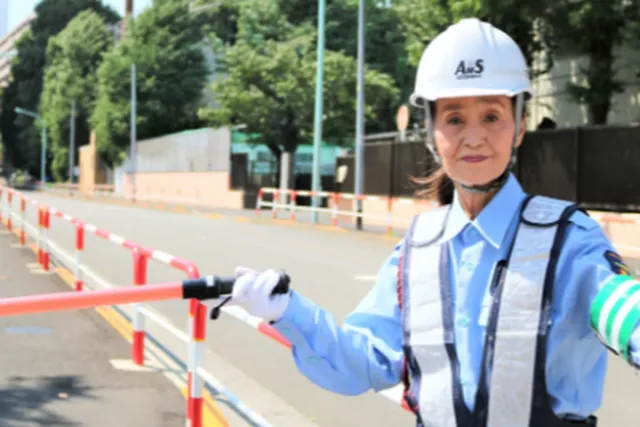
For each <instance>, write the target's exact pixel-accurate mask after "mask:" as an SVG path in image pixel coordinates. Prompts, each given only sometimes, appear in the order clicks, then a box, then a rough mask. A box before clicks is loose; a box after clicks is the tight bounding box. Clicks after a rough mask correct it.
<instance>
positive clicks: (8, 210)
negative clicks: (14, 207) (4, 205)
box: [7, 191, 13, 232]
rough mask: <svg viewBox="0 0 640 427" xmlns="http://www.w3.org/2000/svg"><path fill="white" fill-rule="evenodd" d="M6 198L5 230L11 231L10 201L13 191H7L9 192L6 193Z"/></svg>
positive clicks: (11, 200)
mask: <svg viewBox="0 0 640 427" xmlns="http://www.w3.org/2000/svg"><path fill="white" fill-rule="evenodd" d="M7 200H8V207H9V208H8V209H7V212H8V213H7V230H9V232H11V230H12V228H13V227H12V221H11V217H12V215H11V202H13V191H9V194H7Z"/></svg>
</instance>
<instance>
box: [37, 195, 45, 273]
mask: <svg viewBox="0 0 640 427" xmlns="http://www.w3.org/2000/svg"><path fill="white" fill-rule="evenodd" d="M43 217H44V215H43V213H42V206H38V264H40V265H43V264H42V227H43V225H44V219H43Z"/></svg>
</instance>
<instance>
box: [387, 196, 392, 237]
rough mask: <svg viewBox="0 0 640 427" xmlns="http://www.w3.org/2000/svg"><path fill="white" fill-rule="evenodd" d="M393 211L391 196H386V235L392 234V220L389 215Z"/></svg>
mask: <svg viewBox="0 0 640 427" xmlns="http://www.w3.org/2000/svg"><path fill="white" fill-rule="evenodd" d="M392 212H393V197H387V235H389V236H391V235H392V234H393V230H392V228H393V221H392V220H391V215H392Z"/></svg>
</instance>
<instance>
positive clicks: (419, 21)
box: [394, 0, 555, 77]
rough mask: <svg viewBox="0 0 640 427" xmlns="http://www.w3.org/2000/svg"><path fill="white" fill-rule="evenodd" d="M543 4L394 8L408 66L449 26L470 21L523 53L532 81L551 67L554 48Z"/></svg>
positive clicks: (464, 1)
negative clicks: (479, 22) (478, 22)
mask: <svg viewBox="0 0 640 427" xmlns="http://www.w3.org/2000/svg"><path fill="white" fill-rule="evenodd" d="M546 3H548V2H547V1H546V0H422V1H418V2H416V1H412V0H399V1H398V2H397V3H394V6H395V7H397V13H398V15H399V16H400V18H401V21H402V25H401V27H402V30H403V31H404V33H405V34H406V37H407V39H408V42H407V50H408V52H409V59H410V63H411V64H413V65H417V64H418V62H419V61H420V57H421V55H422V52H423V51H424V48H425V47H426V46H427V45H428V44H429V42H430V41H431V40H433V39H434V38H435V37H436V36H437V35H438V34H439V33H441V32H442V31H444V30H445V29H446V28H447V27H448V26H450V25H452V24H453V23H455V22H458V21H459V20H461V19H463V18H472V17H473V18H478V19H480V20H482V21H486V22H489V23H491V24H493V25H494V26H496V27H497V28H500V29H501V30H502V31H504V32H506V33H507V34H509V35H510V36H511V37H512V38H513V39H514V40H515V42H516V43H517V44H518V45H519V46H520V48H521V49H522V51H523V53H524V55H525V58H526V60H527V64H528V66H529V68H530V70H531V75H532V77H535V76H537V75H540V74H544V73H546V72H548V71H549V70H550V69H551V67H552V66H553V56H552V55H550V54H549V53H550V52H552V51H553V49H554V47H555V45H554V43H553V38H552V34H551V28H550V26H549V24H548V22H547V21H546V20H545V17H546ZM534 64H535V65H536V66H535V67H534Z"/></svg>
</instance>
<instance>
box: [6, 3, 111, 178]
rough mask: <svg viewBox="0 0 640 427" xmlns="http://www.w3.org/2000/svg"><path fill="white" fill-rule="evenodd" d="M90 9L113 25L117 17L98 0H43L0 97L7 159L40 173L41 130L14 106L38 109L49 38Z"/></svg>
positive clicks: (34, 172)
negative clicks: (16, 111) (1, 97)
mask: <svg viewBox="0 0 640 427" xmlns="http://www.w3.org/2000/svg"><path fill="white" fill-rule="evenodd" d="M83 10H92V11H94V12H96V13H98V14H99V15H100V16H102V17H103V18H104V19H105V20H106V22H108V23H110V24H113V23H115V22H117V21H118V20H119V19H120V18H119V16H118V15H117V14H116V13H115V12H114V11H113V10H112V9H110V8H109V7H107V6H104V5H103V4H102V1H100V0H42V1H40V2H39V3H38V5H37V6H36V8H35V12H36V14H37V17H36V18H35V19H34V20H33V21H32V23H31V29H30V30H29V31H27V32H26V33H25V34H24V35H23V36H22V37H21V39H20V40H19V42H18V43H17V50H18V55H17V58H15V59H14V64H15V65H14V66H13V67H12V70H11V74H12V82H11V83H10V85H9V87H8V88H7V90H6V91H5V93H4V96H3V99H2V117H1V120H0V130H1V132H2V135H3V139H4V141H5V148H6V151H7V153H6V154H7V158H8V160H9V161H10V162H11V163H12V164H14V165H16V166H21V167H24V168H26V169H28V170H29V171H30V172H31V173H33V174H39V169H40V155H39V153H40V129H39V128H38V126H37V125H36V124H34V120H33V119H32V118H31V117H27V116H24V115H16V114H15V113H14V108H15V107H22V108H25V109H28V110H32V111H38V110H39V109H40V108H39V104H40V96H41V92H42V87H43V76H44V70H45V66H46V50H47V45H48V43H49V39H50V38H51V37H52V36H55V35H56V34H58V33H59V32H60V31H62V29H64V28H65V27H66V26H67V24H68V23H69V22H70V21H71V20H72V19H73V18H74V17H75V16H76V15H77V14H78V13H80V12H81V11H83Z"/></svg>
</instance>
